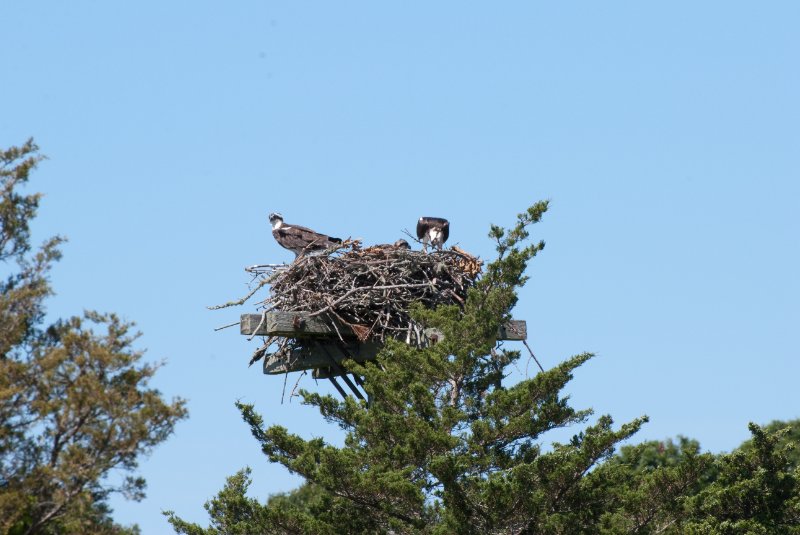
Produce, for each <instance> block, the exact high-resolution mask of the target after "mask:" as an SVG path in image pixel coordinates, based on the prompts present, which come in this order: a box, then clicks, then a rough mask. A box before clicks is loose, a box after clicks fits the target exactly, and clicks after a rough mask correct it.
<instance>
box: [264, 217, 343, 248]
mask: <svg viewBox="0 0 800 535" xmlns="http://www.w3.org/2000/svg"><path fill="white" fill-rule="evenodd" d="M269 222H270V224H271V225H272V236H273V237H274V238H275V241H276V242H278V245H280V246H281V247H283V248H284V249H289V250H290V251H292V252H293V253H294V254H295V255H296V256H300V255H302V254H320V253H321V252H323V251H324V250H326V249H328V248H329V247H331V246H332V245H335V244H337V243H342V240H341V238H333V237H331V236H328V235H326V234H320V233H319V232H315V231H313V230H311V229H310V228H307V227H301V226H300V225H291V224H289V223H284V221H283V216H282V215H281V214H278V213H271V214H269Z"/></svg>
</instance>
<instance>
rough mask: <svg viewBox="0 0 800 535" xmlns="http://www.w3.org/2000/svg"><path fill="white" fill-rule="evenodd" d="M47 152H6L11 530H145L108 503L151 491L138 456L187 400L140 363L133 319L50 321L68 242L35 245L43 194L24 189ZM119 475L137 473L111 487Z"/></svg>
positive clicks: (30, 147) (2, 522) (2, 202)
mask: <svg viewBox="0 0 800 535" xmlns="http://www.w3.org/2000/svg"><path fill="white" fill-rule="evenodd" d="M37 150H38V148H37V147H36V145H35V144H34V143H33V141H28V142H27V143H25V144H24V145H22V146H21V147H12V148H10V149H8V150H4V151H0V225H1V226H0V265H2V266H3V268H4V270H5V271H4V272H3V274H2V275H3V276H4V279H2V280H0V287H1V288H2V295H1V296H0V533H12V534H20V535H21V534H42V533H109V534H111V533H135V532H138V529H136V528H135V527H133V528H123V527H121V526H118V525H115V524H114V522H113V521H112V519H111V517H110V509H109V507H108V504H107V499H108V497H109V496H110V495H111V494H112V493H115V492H120V493H123V494H124V495H125V496H126V497H128V498H131V499H141V497H142V496H143V492H144V488H145V481H144V480H143V479H142V478H140V477H137V476H136V475H135V469H136V467H137V461H138V459H139V458H140V456H141V455H142V454H145V453H147V452H148V451H150V450H151V448H153V447H154V446H155V445H157V444H159V443H160V442H162V441H164V440H165V439H166V438H167V437H168V436H169V435H170V434H171V433H172V430H173V428H174V426H175V424H176V422H177V421H179V420H180V419H182V418H184V417H185V416H186V409H185V407H184V401H183V400H180V399H177V400H173V401H172V402H171V403H168V402H166V401H165V400H164V399H163V398H162V396H161V394H160V393H159V392H158V391H157V390H154V389H151V388H148V382H149V380H150V378H151V377H152V376H153V375H154V374H155V372H156V371H157V369H158V367H159V366H158V365H153V364H146V363H142V362H141V358H142V351H140V350H138V349H135V347H134V341H135V339H136V337H137V334H135V333H134V332H132V324H130V323H126V322H123V321H121V320H120V319H119V318H117V317H116V316H115V315H113V314H98V313H96V312H85V313H84V314H83V315H82V316H80V317H71V318H67V319H63V320H59V321H57V322H55V323H54V324H52V325H49V326H48V325H45V324H44V321H45V317H44V315H45V308H44V302H45V299H46V298H47V297H48V296H49V295H50V294H51V293H52V290H51V288H50V284H49V280H48V273H49V270H50V269H51V267H52V265H53V263H54V262H56V261H57V260H58V259H59V257H60V253H59V251H58V245H59V244H60V243H61V242H62V239H61V238H60V237H54V238H51V239H49V240H47V241H46V242H45V243H44V244H43V245H42V246H40V247H39V248H38V249H35V248H34V247H32V246H31V243H30V222H31V220H32V219H33V218H34V217H35V215H36V211H37V208H38V204H39V200H40V198H41V196H40V195H39V194H29V195H25V194H23V193H21V191H20V190H21V188H22V187H23V186H24V185H25V183H26V182H27V181H28V178H29V174H30V172H31V171H32V170H33V169H34V168H35V167H36V165H37V163H39V162H40V161H41V159H42V158H41V156H39V155H38V153H37ZM111 471H121V472H122V473H128V474H129V475H128V476H127V477H125V478H123V480H122V481H121V482H119V483H112V482H111V481H109V480H108V479H107V478H106V476H108V475H109V473H110V472H111ZM112 481H113V480H112Z"/></svg>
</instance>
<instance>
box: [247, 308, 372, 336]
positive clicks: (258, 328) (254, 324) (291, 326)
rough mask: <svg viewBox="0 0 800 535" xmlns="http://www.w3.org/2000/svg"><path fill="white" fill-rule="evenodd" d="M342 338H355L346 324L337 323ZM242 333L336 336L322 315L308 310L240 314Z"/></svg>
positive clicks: (334, 330)
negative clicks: (312, 314) (265, 314)
mask: <svg viewBox="0 0 800 535" xmlns="http://www.w3.org/2000/svg"><path fill="white" fill-rule="evenodd" d="M337 327H338V328H339V332H340V333H341V335H342V337H343V338H355V337H356V336H355V334H353V331H352V330H351V329H350V328H349V327H347V326H346V325H338V326H337ZM239 331H240V332H241V333H242V334H247V335H257V336H285V337H287V338H306V337H320V338H326V337H332V336H338V335H337V334H336V329H334V328H333V327H331V325H330V324H328V322H327V321H325V319H324V318H323V317H322V316H311V315H310V314H309V313H308V312H267V317H266V318H264V315H263V314H242V316H241V318H240V322H239Z"/></svg>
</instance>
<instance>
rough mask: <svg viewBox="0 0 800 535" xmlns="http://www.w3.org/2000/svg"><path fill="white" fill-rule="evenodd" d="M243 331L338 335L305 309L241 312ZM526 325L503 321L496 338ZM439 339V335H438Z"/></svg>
mask: <svg viewBox="0 0 800 535" xmlns="http://www.w3.org/2000/svg"><path fill="white" fill-rule="evenodd" d="M337 328H338V330H339V331H338V332H339V333H340V334H341V335H342V338H345V339H347V340H355V339H356V336H355V334H353V331H352V330H351V329H350V328H349V327H347V326H346V325H337ZM239 329H240V332H241V333H242V334H245V335H248V336H253V335H256V336H285V337H287V338H333V337H336V338H338V334H337V331H336V329H334V328H333V327H332V326H331V325H330V324H329V323H328V322H327V321H325V320H324V319H323V318H322V317H321V316H311V315H310V314H309V313H307V312H267V314H266V318H265V317H264V315H263V314H242V316H241V321H240V322H239ZM527 337H528V328H527V324H526V323H525V320H511V321H509V322H508V323H506V324H505V325H502V326H501V327H500V329H498V332H497V339H498V340H526V339H527ZM438 339H439V340H441V339H442V337H441V335H440V336H439V338H438Z"/></svg>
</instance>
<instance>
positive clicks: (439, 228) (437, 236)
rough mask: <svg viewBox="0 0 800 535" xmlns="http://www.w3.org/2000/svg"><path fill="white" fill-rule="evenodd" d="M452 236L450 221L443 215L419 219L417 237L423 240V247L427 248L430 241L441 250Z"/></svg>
mask: <svg viewBox="0 0 800 535" xmlns="http://www.w3.org/2000/svg"><path fill="white" fill-rule="evenodd" d="M449 236H450V222H449V221H448V220H447V219H443V218H441V217H420V218H419V221H417V238H419V239H420V240H422V249H423V250H427V248H428V243H430V244H431V245H432V246H434V247H436V248H437V249H439V250H440V251H441V250H442V246H443V245H444V242H446V241H447V238H448V237H449Z"/></svg>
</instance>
